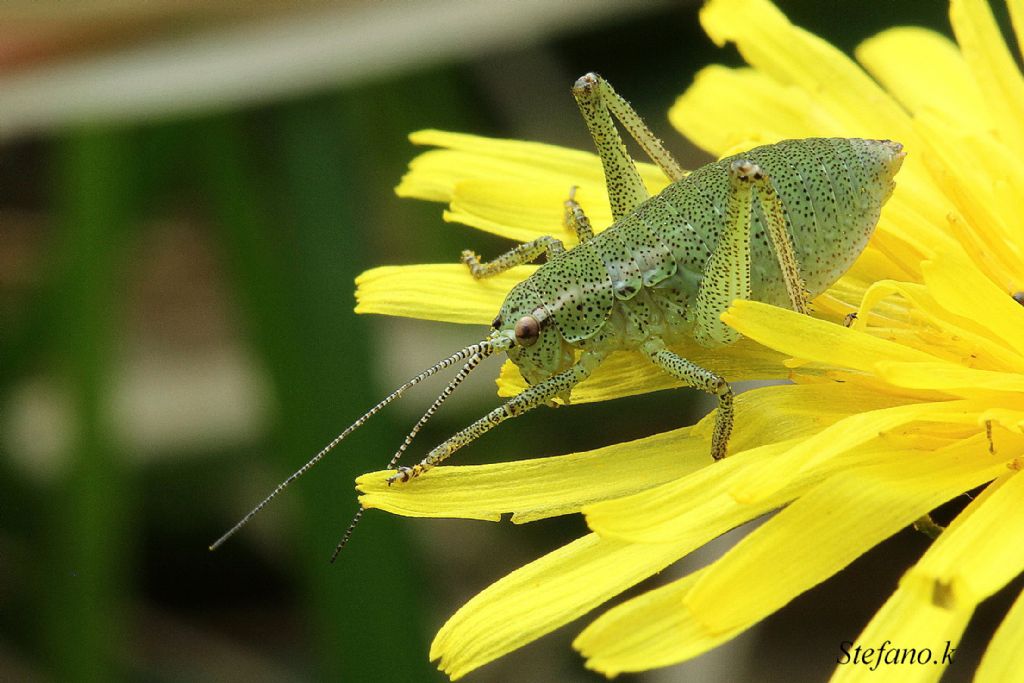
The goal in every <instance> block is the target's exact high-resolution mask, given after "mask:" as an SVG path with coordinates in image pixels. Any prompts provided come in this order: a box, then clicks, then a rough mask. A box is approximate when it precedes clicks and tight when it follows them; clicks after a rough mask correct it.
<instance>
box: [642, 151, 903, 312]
mask: <svg viewBox="0 0 1024 683" xmlns="http://www.w3.org/2000/svg"><path fill="white" fill-rule="evenodd" d="M901 158H902V157H901V155H900V153H899V147H898V146H897V145H895V144H894V143H891V142H889V141H878V140H862V139H857V138H853V139H848V138H811V139H806V140H786V141H783V142H779V143H776V144H774V145H765V146H762V147H757V148H754V149H752V150H750V151H747V152H743V153H741V154H737V155H734V156H732V157H728V158H726V159H722V160H720V161H717V162H714V163H711V164H708V165H707V166H703V167H701V168H699V169H697V170H696V171H694V172H693V173H692V174H690V175H689V176H687V177H686V178H685V179H683V180H682V181H680V182H678V183H675V184H673V185H671V186H669V187H668V188H666V189H665V190H664V191H663V192H662V193H661V194H660V195H659V196H658V197H656V198H654V199H652V200H651V202H649V204H658V203H661V202H664V203H666V204H668V205H670V206H671V207H673V208H674V210H675V211H677V212H678V213H679V214H680V215H681V216H682V219H683V220H684V221H685V222H686V225H687V226H689V229H692V231H693V232H694V233H695V234H697V235H699V236H700V237H701V238H702V240H703V243H704V245H705V246H706V248H707V249H708V253H710V251H712V250H714V248H715V246H716V245H717V243H718V238H719V234H720V233H721V231H722V229H723V227H724V218H723V214H724V211H725V203H726V194H727V192H728V191H729V181H728V170H727V169H728V166H729V164H730V162H732V161H733V160H734V159H749V160H751V161H753V162H755V163H756V164H758V165H760V166H761V168H763V169H764V171H765V172H766V173H767V174H768V177H769V179H770V180H771V183H772V185H773V187H774V188H775V191H776V192H777V193H778V195H779V199H780V200H781V202H782V205H783V206H784V208H785V212H784V213H785V217H786V230H787V232H788V233H789V235H790V238H791V239H792V241H793V246H794V250H795V253H796V256H797V260H798V262H799V265H800V272H801V275H802V276H803V277H804V280H805V284H806V288H807V290H808V291H809V293H810V295H811V296H812V297H814V296H817V295H818V294H820V293H821V292H823V291H825V290H826V289H827V288H828V287H829V286H830V285H832V283H834V282H835V281H836V280H837V279H839V277H840V275H842V274H843V273H844V272H846V270H847V269H849V267H850V266H851V265H852V264H853V261H854V260H855V259H856V258H857V256H859V255H860V253H861V251H863V249H864V247H865V245H866V244H867V241H868V238H870V237H871V233H872V232H873V230H874V228H875V224H876V223H877V222H878V215H879V212H880V211H881V208H882V205H883V204H884V203H885V200H886V199H887V198H888V196H889V194H890V193H891V192H892V188H893V181H892V177H893V174H894V173H895V171H896V170H897V169H898V168H899V159H901ZM651 208H654V207H651ZM648 210H649V209H648V207H647V206H644V207H641V208H640V209H638V213H641V214H646V213H647V212H648ZM670 229H672V230H677V229H678V228H677V227H672V228H670ZM663 239H666V241H671V240H672V239H673V238H672V236H671V235H669V234H668V233H667V232H665V233H663ZM692 253H693V252H692V249H691V250H690V251H689V252H687V251H685V250H682V251H677V252H676V254H675V255H676V257H677V259H678V260H679V268H680V269H687V270H690V271H692V272H694V274H695V275H697V274H698V273H699V272H700V271H701V270H702V269H703V265H704V263H703V261H700V262H697V261H694V260H693V256H692V255H691V254H692ZM704 260H705V261H706V259H704ZM750 284H751V295H752V297H753V298H754V299H755V300H758V301H764V302H767V303H771V304H776V305H781V306H784V305H787V304H788V296H787V294H786V290H785V286H784V283H783V280H782V273H781V270H780V268H779V265H778V262H777V260H776V257H775V253H774V250H773V249H772V246H771V243H770V240H769V238H768V235H767V234H766V232H765V223H764V217H763V214H762V210H761V206H760V204H759V203H758V201H757V200H756V199H755V201H754V207H753V220H752V224H751V283H750Z"/></svg>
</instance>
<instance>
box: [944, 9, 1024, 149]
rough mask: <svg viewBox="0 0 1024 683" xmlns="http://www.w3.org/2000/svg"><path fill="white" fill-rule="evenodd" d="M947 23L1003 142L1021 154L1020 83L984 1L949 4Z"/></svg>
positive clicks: (1023, 97) (1023, 92)
mask: <svg viewBox="0 0 1024 683" xmlns="http://www.w3.org/2000/svg"><path fill="white" fill-rule="evenodd" d="M949 21H950V23H951V24H952V26H953V33H954V34H955V35H956V40H957V43H959V44H960V50H961V52H962V53H963V55H964V59H965V60H966V62H967V65H968V67H969V68H970V70H971V74H972V75H973V76H974V80H975V82H977V84H978V88H979V90H981V93H982V96H983V98H984V103H985V104H986V105H987V108H988V111H989V116H990V117H991V119H992V120H993V121H995V123H996V126H997V128H998V129H999V134H1000V136H1001V137H1002V138H1003V140H1004V141H1005V142H1006V143H1007V144H1009V145H1011V146H1012V147H1013V148H1014V149H1015V150H1016V153H1017V154H1018V155H1019V154H1021V153H1022V152H1024V134H1022V132H1021V128H1020V121H1021V119H1024V80H1022V79H1021V74H1020V71H1019V70H1018V69H1017V65H1016V63H1015V62H1014V60H1013V56H1012V55H1011V54H1010V51H1009V49H1007V47H1006V41H1005V40H1003V36H1002V34H1001V32H1000V31H999V26H998V25H997V24H996V21H995V18H994V17H993V16H992V10H991V8H990V7H989V5H988V2H986V0H952V2H950V4H949Z"/></svg>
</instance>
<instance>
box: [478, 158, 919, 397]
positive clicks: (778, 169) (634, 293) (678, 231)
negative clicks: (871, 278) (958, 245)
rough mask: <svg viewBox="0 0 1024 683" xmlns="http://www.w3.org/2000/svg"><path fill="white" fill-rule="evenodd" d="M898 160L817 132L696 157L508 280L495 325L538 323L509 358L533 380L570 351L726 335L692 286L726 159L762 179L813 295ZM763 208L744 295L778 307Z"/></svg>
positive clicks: (570, 357) (721, 194) (780, 299)
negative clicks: (707, 319)
mask: <svg viewBox="0 0 1024 683" xmlns="http://www.w3.org/2000/svg"><path fill="white" fill-rule="evenodd" d="M901 158H902V157H901V154H900V152H899V148H898V146H897V145H895V144H894V143H891V142H887V141H875V140H860V139H845V138H836V139H822V138H816V139H807V140H787V141H784V142H780V143H777V144H774V145H766V146H763V147H758V148H756V149H753V150H750V151H749V152H745V153H743V154H740V155H736V156H733V157H730V158H727V159H723V160H721V161H718V162H715V163H711V164H708V165H706V166H703V167H702V168H700V169H698V170H697V171H695V172H693V173H692V174H690V175H688V176H686V177H685V178H683V179H682V180H679V181H676V182H674V183H672V184H671V185H669V186H668V187H667V188H665V190H663V191H662V192H661V194H659V195H658V196H656V197H653V198H651V199H648V200H647V201H645V202H643V203H642V204H640V205H639V206H638V207H637V208H636V209H635V210H634V211H633V212H632V213H631V214H629V215H628V216H625V217H624V218H622V219H621V220H619V221H617V222H616V223H615V224H613V225H612V226H611V227H609V228H608V229H607V230H605V231H604V232H601V233H600V234H598V235H596V236H594V237H593V238H592V239H588V240H586V241H585V242H582V243H581V244H579V245H578V246H576V247H575V248H573V249H571V250H568V251H565V252H561V253H558V254H556V255H555V256H554V257H552V258H551V259H550V260H549V261H548V262H547V263H545V264H544V265H542V266H541V267H540V268H539V269H538V270H537V271H536V272H535V273H534V274H533V275H532V276H530V277H529V278H528V279H526V280H524V281H522V282H520V283H519V284H518V285H516V287H515V288H514V289H513V290H512V291H511V293H510V294H509V295H508V297H507V298H506V300H505V303H504V305H503V306H502V307H501V312H500V314H499V316H498V318H497V319H496V322H497V323H498V325H497V326H496V327H497V328H498V329H499V330H502V331H503V332H505V333H509V332H511V334H512V335H513V336H514V329H512V327H510V325H513V326H514V324H515V323H516V322H517V321H518V320H519V319H520V318H521V317H522V316H525V315H532V316H534V317H535V318H537V319H538V320H539V321H543V322H541V324H540V331H539V332H540V333H539V336H538V338H537V340H536V341H535V342H534V343H532V344H531V345H530V346H522V345H516V346H513V347H512V348H510V349H509V351H508V353H509V356H510V357H511V359H512V361H513V362H515V363H516V365H518V366H519V369H520V371H521V373H522V375H523V377H524V378H525V379H526V380H527V381H528V382H529V383H531V384H536V383H537V382H541V381H543V380H544V379H547V378H548V377H551V376H552V375H554V374H556V373H558V372H561V371H563V370H566V369H568V367H570V366H571V365H572V364H573V363H574V359H575V356H576V350H583V349H589V350H592V351H599V352H611V351H620V350H635V349H637V348H639V347H640V346H641V345H642V344H643V343H644V342H646V341H648V340H649V339H651V338H658V339H661V340H663V341H664V342H665V343H666V344H673V343H675V342H676V341H679V340H680V339H682V338H696V339H697V341H699V342H701V343H703V344H704V345H706V346H718V345H721V344H725V343H729V341H731V339H728V338H722V337H720V336H715V335H714V334H711V333H708V332H707V331H706V330H705V329H704V328H702V327H701V326H700V324H699V322H698V310H697V295H698V290H699V288H700V286H701V283H702V282H703V281H704V280H705V269H706V267H707V265H708V262H709V260H710V258H711V255H712V253H714V251H715V250H716V249H717V248H718V245H719V242H720V239H721V237H722V233H723V232H724V226H725V213H726V208H727V203H728V201H727V198H728V195H729V192H730V182H729V167H730V165H731V164H732V163H733V162H734V161H737V160H748V161H751V162H753V163H755V164H757V165H758V166H759V167H760V168H761V169H762V170H763V171H764V172H765V174H766V175H767V177H768V178H769V179H771V182H772V185H773V186H774V190H775V192H776V193H777V194H778V196H779V200H780V202H781V204H782V206H783V207H784V209H785V219H786V230H787V233H788V234H789V235H790V236H791V238H792V241H793V247H794V250H795V255H796V258H797V260H798V261H799V264H800V273H801V275H802V276H803V278H804V286H805V288H806V290H807V293H808V294H809V296H810V297H814V296H817V295H818V294H820V293H821V292H823V291H825V289H827V288H828V287H829V286H830V285H832V284H833V283H834V282H835V281H836V280H837V279H839V277H840V276H841V275H842V274H843V273H844V272H845V271H846V270H847V269H848V268H849V267H850V265H851V264H852V263H853V261H854V259H855V258H856V257H857V256H858V255H859V254H860V252H861V251H862V250H863V248H864V246H865V245H866V244H867V241H868V238H869V237H870V236H871V233H872V232H873V230H874V227H875V224H876V223H877V221H878V215H879V212H880V210H881V208H882V204H883V203H884V202H885V200H886V199H887V198H888V197H889V195H890V194H891V192H892V189H893V187H894V183H893V180H892V178H893V174H894V173H895V171H896V169H897V168H898V167H899V164H900V161H901ZM764 213H765V210H764V209H763V208H762V207H761V205H760V203H758V202H756V201H755V202H754V203H753V206H752V216H751V221H750V223H751V231H750V232H751V240H750V264H751V267H750V292H751V295H750V297H749V298H752V299H754V300H757V301H763V302H765V303H770V304H775V305H779V306H788V305H789V303H790V300H789V296H788V293H787V290H786V287H785V283H784V280H783V274H782V270H781V267H780V265H779V262H778V259H777V258H776V255H775V253H774V249H773V247H772V244H771V240H770V239H769V237H768V228H767V226H766V219H765V216H764ZM730 301H731V298H730Z"/></svg>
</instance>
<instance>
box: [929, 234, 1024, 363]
mask: <svg viewBox="0 0 1024 683" xmlns="http://www.w3.org/2000/svg"><path fill="white" fill-rule="evenodd" d="M922 270H923V272H924V277H925V284H926V285H927V286H928V290H929V291H930V292H931V295H932V296H933V297H935V300H936V301H938V302H940V304H941V305H942V306H943V307H944V308H946V309H947V310H949V311H951V312H953V313H955V314H957V315H960V316H963V317H965V318H970V319H973V320H975V321H977V322H978V324H980V325H983V326H985V327H987V328H988V329H989V330H990V336H992V337H994V338H996V339H1000V340H1001V341H1002V342H1003V344H1004V345H1005V346H1006V347H1007V348H1009V349H1012V350H1015V351H1018V350H1019V349H1020V343H1021V339H1024V336H1022V335H1024V307H1022V306H1021V305H1020V304H1018V303H1017V302H1016V301H1014V300H1013V298H1012V297H1011V296H1010V294H1009V293H1008V292H1004V291H1001V290H1000V289H999V288H998V287H996V286H995V285H994V284H992V282H991V280H989V279H987V278H986V277H984V276H983V275H982V274H981V273H980V272H979V271H978V269H977V268H974V267H973V266H972V265H971V263H970V262H969V261H967V259H966V258H964V257H963V256H962V255H960V254H957V253H955V252H948V253H943V254H941V255H939V256H937V257H936V258H935V260H934V261H929V262H927V263H924V264H922Z"/></svg>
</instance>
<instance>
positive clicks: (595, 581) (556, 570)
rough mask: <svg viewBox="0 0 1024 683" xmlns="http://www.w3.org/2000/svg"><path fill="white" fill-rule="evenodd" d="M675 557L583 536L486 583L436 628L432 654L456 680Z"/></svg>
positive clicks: (663, 549) (658, 549)
mask: <svg viewBox="0 0 1024 683" xmlns="http://www.w3.org/2000/svg"><path fill="white" fill-rule="evenodd" d="M677 558H678V554H677V553H676V552H675V550H674V548H672V547H671V546H662V545H657V546H643V545H641V546H636V545H630V544H627V543H620V542H617V541H608V540H604V539H601V538H598V537H597V536H596V535H595V534H590V535H588V536H584V537H583V538H581V539H579V540H576V541H573V542H572V543H570V544H568V545H566V546H564V547H562V548H559V549H558V550H555V551H553V552H551V553H548V554H547V555H545V556H544V557H542V558H540V559H539V560H535V561H534V562H531V563H530V564H528V565H526V566H524V567H521V568H519V569H517V570H516V571H514V572H512V573H511V574H509V575H508V576H506V577H504V578H503V579H501V580H499V581H497V582H495V583H493V584H491V585H490V586H489V587H488V588H486V589H484V591H483V592H481V593H479V594H478V595H477V596H476V597H474V598H473V599H472V600H470V601H469V602H467V603H466V604H465V605H463V606H462V608H461V609H459V611H458V612H456V613H455V614H454V615H452V617H451V618H450V619H449V620H448V622H447V623H446V624H445V625H444V626H442V627H441V630H440V631H439V632H438V634H437V637H436V638H435V639H434V643H433V645H431V648H430V658H431V659H432V660H434V659H440V663H439V668H440V669H441V670H442V671H444V672H445V673H447V674H448V675H449V676H451V678H452V680H455V679H457V678H461V677H462V676H464V675H466V674H467V673H469V672H470V671H472V670H474V669H476V668H478V667H481V666H483V665H484V664H486V663H487V662H490V661H493V660H495V659H497V658H498V657H501V656H502V655H504V654H506V653H508V652H511V651H512V650H515V649H516V648H519V647H522V646H523V645H526V644H527V643H529V642H531V641H533V640H535V639H537V638H539V637H540V636H542V635H545V634H546V633H549V632H551V631H553V630H555V629H556V628H558V627H559V626H562V625H564V624H567V623H569V622H570V621H572V620H574V619H576V618H578V617H580V616H582V615H584V614H586V613H587V612H589V611H590V610H592V609H593V608H594V607H597V606H598V605H600V604H601V603H602V602H604V601H606V600H608V599H609V598H611V597H614V596H615V595H618V594H619V593H621V592H622V591H623V590H625V589H627V588H629V587H630V586H633V585H635V584H637V583H639V582H640V581H642V580H644V579H646V578H647V577H648V576H651V575H652V574H654V573H656V572H658V571H661V570H662V569H664V568H665V567H666V566H668V565H669V564H670V563H672V562H673V561H675V560H676V559H677Z"/></svg>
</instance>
